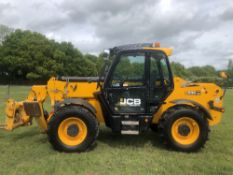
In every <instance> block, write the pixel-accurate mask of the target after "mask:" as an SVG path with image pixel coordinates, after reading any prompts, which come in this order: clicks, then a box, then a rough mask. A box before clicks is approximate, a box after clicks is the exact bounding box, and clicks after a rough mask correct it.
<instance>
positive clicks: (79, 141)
mask: <svg viewBox="0 0 233 175" xmlns="http://www.w3.org/2000/svg"><path fill="white" fill-rule="evenodd" d="M98 133H99V126H98V122H97V120H96V118H95V116H94V115H93V114H92V113H90V112H89V111H88V110H86V109H85V108H82V107H79V106H66V107H63V108H62V109H60V110H58V111H57V112H56V113H55V114H54V116H53V117H52V119H51V120H50V122H49V124H48V137H49V141H50V143H51V144H52V146H53V147H54V148H55V149H56V150H58V151H64V152H82V151H85V150H87V149H88V148H89V147H90V146H91V145H92V144H93V142H94V141H95V140H96V138H97V136H98Z"/></svg>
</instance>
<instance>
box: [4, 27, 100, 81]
mask: <svg viewBox="0 0 233 175" xmlns="http://www.w3.org/2000/svg"><path fill="white" fill-rule="evenodd" d="M94 74H96V68H95V64H93V62H91V61H90V60H89V59H85V58H84V56H83V55H82V53H81V52H80V51H79V50H78V49H76V48H74V46H73V45H72V44H71V43H69V42H62V43H58V42H55V41H54V40H49V39H48V38H46V37H45V36H44V35H42V34H39V33H36V32H31V31H22V30H16V31H15V32H13V33H11V34H10V35H8V36H6V37H5V40H4V41H3V43H2V46H0V75H8V77H9V78H12V79H14V80H16V79H17V80H40V81H41V80H43V81H46V80H47V79H48V78H49V77H51V76H56V75H69V76H90V75H94Z"/></svg>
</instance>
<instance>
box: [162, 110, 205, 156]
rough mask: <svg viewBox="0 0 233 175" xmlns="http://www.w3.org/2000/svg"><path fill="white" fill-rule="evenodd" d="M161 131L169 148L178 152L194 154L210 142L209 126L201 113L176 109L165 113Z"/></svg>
mask: <svg viewBox="0 0 233 175" xmlns="http://www.w3.org/2000/svg"><path fill="white" fill-rule="evenodd" d="M159 130H160V132H161V135H162V136H163V138H164V140H165V143H167V144H168V146H170V147H172V148H174V149H175V150H177V151H183V152H194V151H197V150H199V149H200V148H202V147H203V146H204V145H205V143H206V141H207V140H208V133H209V125H208V121H207V120H206V119H205V118H204V117H203V116H202V114H201V113H200V112H198V111H196V110H194V109H185V108H175V109H173V110H170V111H168V112H167V113H165V115H164V116H163V118H162V119H161V120H160V123H159Z"/></svg>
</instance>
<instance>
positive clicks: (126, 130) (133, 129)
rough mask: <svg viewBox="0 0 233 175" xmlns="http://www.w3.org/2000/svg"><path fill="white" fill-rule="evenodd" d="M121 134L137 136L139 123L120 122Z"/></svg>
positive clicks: (132, 121)
mask: <svg viewBox="0 0 233 175" xmlns="http://www.w3.org/2000/svg"><path fill="white" fill-rule="evenodd" d="M121 134H122V135H138V134H139V121H137V120H123V121H121Z"/></svg>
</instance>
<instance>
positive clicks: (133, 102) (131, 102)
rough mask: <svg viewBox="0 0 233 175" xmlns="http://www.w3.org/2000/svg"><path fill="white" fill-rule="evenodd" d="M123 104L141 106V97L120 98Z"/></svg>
mask: <svg viewBox="0 0 233 175" xmlns="http://www.w3.org/2000/svg"><path fill="white" fill-rule="evenodd" d="M120 105H121V106H127V105H128V106H140V105H141V99H140V98H121V99H120Z"/></svg>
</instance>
